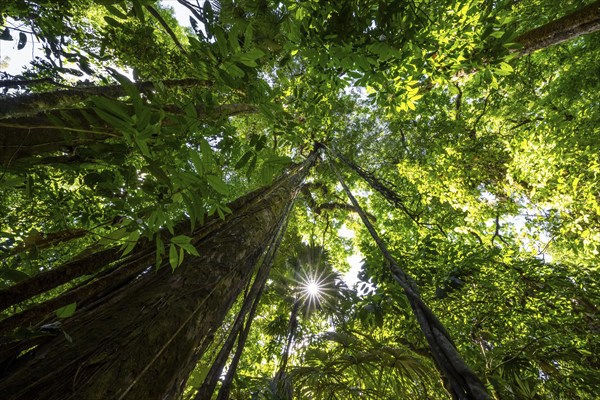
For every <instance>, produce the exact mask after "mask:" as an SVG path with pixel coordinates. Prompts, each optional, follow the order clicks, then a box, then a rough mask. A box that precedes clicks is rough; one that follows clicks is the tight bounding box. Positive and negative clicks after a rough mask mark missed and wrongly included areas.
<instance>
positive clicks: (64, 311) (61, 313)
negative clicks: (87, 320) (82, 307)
mask: <svg viewBox="0 0 600 400" xmlns="http://www.w3.org/2000/svg"><path fill="white" fill-rule="evenodd" d="M76 309H77V302H74V303H71V304H68V305H66V306H64V307H61V308H59V309H58V310H56V316H57V317H58V318H68V317H70V316H71V315H73V314H74V313H75V310H76Z"/></svg>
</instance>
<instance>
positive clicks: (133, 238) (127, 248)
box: [123, 230, 140, 256]
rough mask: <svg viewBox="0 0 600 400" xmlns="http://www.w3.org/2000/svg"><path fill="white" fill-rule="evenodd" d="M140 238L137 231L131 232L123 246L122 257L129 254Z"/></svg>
mask: <svg viewBox="0 0 600 400" xmlns="http://www.w3.org/2000/svg"><path fill="white" fill-rule="evenodd" d="M139 238H140V232H139V231H137V230H136V231H133V232H131V233H130V234H129V236H127V243H126V244H124V245H123V255H124V256H125V255H127V254H129V253H131V251H132V250H133V248H134V247H135V245H136V244H137V242H138V240H139Z"/></svg>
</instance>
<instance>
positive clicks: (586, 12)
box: [515, 0, 600, 55]
mask: <svg viewBox="0 0 600 400" xmlns="http://www.w3.org/2000/svg"><path fill="white" fill-rule="evenodd" d="M599 29H600V0H597V1H595V2H593V3H591V4H588V5H587V6H585V7H581V8H580V9H578V10H576V11H575V12H573V13H571V14H568V15H565V16H564V17H562V18H559V19H556V20H554V21H551V22H549V23H547V24H545V25H542V26H540V27H538V28H535V29H532V30H530V31H528V32H525V33H524V34H522V35H520V36H518V37H517V38H516V39H515V42H516V43H519V44H521V45H523V47H522V48H521V49H518V50H515V52H516V53H518V54H520V55H527V54H531V53H533V52H534V51H536V50H540V49H543V48H546V47H550V46H554V45H556V44H559V43H562V42H565V41H567V40H571V39H575V38H577V37H579V36H581V35H584V34H586V33H592V32H595V31H597V30H599Z"/></svg>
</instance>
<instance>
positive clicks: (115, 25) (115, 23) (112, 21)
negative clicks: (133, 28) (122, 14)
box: [104, 15, 121, 29]
mask: <svg viewBox="0 0 600 400" xmlns="http://www.w3.org/2000/svg"><path fill="white" fill-rule="evenodd" d="M104 21H106V23H107V24H108V25H110V26H112V27H113V28H117V29H121V23H120V22H119V21H117V20H115V19H114V18H112V17H109V16H108V15H107V16H105V17H104Z"/></svg>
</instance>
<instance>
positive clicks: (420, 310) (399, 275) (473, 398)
mask: <svg viewBox="0 0 600 400" xmlns="http://www.w3.org/2000/svg"><path fill="white" fill-rule="evenodd" d="M332 168H333V169H334V172H335V173H336V175H337V178H338V180H339V182H340V184H341V185H342V188H343V189H344V192H346V195H347V196H348V198H349V199H350V202H351V203H352V205H353V206H354V207H355V208H356V209H357V211H358V214H359V215H360V218H361V220H362V222H363V224H364V225H365V227H366V228H367V230H368V231H369V233H370V235H371V237H372V238H373V240H374V241H375V243H376V244H377V247H379V250H380V251H381V253H382V255H383V257H384V259H385V260H386V263H387V265H388V269H389V271H390V272H391V274H392V276H393V278H394V280H395V281H396V282H397V283H398V284H399V286H400V287H401V288H402V290H403V291H404V294H405V295H406V297H407V299H408V302H409V304H410V306H411V308H412V311H413V314H414V316H415V318H416V320H417V322H418V323H419V326H420V327H421V331H422V332H423V335H424V336H425V339H426V340H427V343H428V344H429V348H430V350H431V355H432V356H433V359H434V360H435V363H436V365H437V367H438V369H439V371H440V373H441V375H442V376H443V378H444V380H445V383H446V388H447V390H448V392H449V393H450V395H451V396H452V398H453V399H454V400H487V399H490V398H491V397H490V396H489V394H488V393H487V390H486V388H485V386H484V385H483V383H482V382H481V380H480V379H479V377H478V376H477V375H475V373H474V372H473V371H472V370H471V368H470V367H469V366H468V365H467V363H466V362H465V361H464V360H463V358H462V357H461V355H460V354H459V352H458V350H457V349H456V346H455V345H454V343H453V341H452V339H451V338H450V335H449V334H448V331H447V330H446V328H445V327H444V325H443V324H442V323H441V322H440V320H439V319H438V318H437V316H436V315H435V314H434V313H433V311H431V309H430V308H429V306H427V304H425V302H424V301H423V300H422V299H421V294H420V292H419V288H418V287H417V285H416V283H415V282H414V280H413V279H412V277H410V276H409V275H408V274H407V273H406V272H405V271H404V270H403V269H402V268H400V265H399V264H398V262H397V261H396V260H395V258H394V257H393V256H392V254H391V253H390V252H389V251H388V249H387V246H386V245H385V243H384V242H383V241H382V240H381V238H380V237H379V235H378V234H377V232H376V231H375V228H374V227H373V225H372V224H371V222H370V221H369V219H368V218H367V215H366V213H365V212H364V211H363V209H362V208H361V207H360V205H359V204H358V202H357V201H356V198H354V196H353V195H352V192H350V189H349V188H348V186H347V185H346V182H345V181H344V179H343V178H342V175H341V173H340V172H339V171H338V170H337V168H336V167H335V166H334V165H333V164H332Z"/></svg>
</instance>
